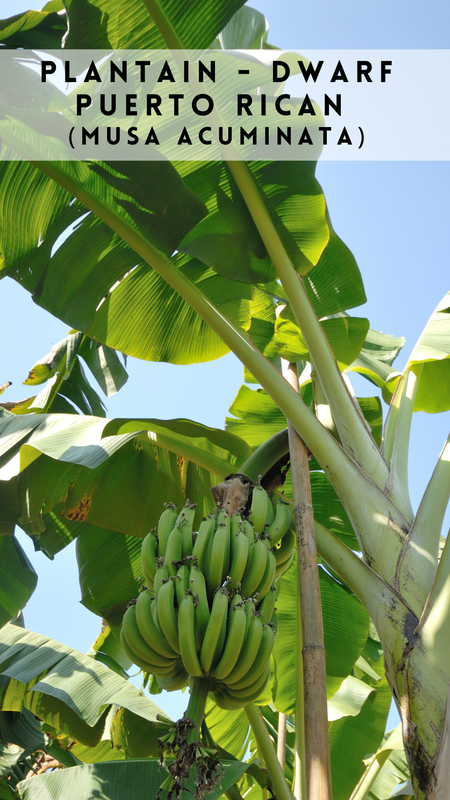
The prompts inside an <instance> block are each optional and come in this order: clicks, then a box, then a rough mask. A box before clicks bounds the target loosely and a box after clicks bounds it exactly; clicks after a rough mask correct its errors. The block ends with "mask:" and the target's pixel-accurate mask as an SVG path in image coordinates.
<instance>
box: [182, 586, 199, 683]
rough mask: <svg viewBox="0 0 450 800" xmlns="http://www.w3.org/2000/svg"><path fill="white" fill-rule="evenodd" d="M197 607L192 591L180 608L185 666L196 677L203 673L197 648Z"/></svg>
mask: <svg viewBox="0 0 450 800" xmlns="http://www.w3.org/2000/svg"><path fill="white" fill-rule="evenodd" d="M194 629H195V609H194V598H193V596H192V594H191V593H189V594H187V595H186V596H185V597H184V598H183V600H182V601H181V604H180V608H179V609H178V631H179V640H180V650H181V658H182V660H183V666H184V668H185V670H186V672H187V673H188V675H192V676H193V677H194V678H200V677H201V676H202V675H203V669H202V667H201V664H200V661H199V659H198V655H197V651H196V648H195V630H194Z"/></svg>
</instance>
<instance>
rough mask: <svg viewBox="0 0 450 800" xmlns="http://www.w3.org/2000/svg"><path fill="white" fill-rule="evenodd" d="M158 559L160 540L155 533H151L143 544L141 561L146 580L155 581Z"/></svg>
mask: <svg viewBox="0 0 450 800" xmlns="http://www.w3.org/2000/svg"><path fill="white" fill-rule="evenodd" d="M157 558H158V539H157V536H156V533H155V531H150V533H148V534H147V536H146V537H145V539H144V541H143V542H142V549H141V561H142V569H143V570H144V574H145V577H146V579H148V578H150V579H151V582H152V583H153V581H154V580H155V574H156V559H157Z"/></svg>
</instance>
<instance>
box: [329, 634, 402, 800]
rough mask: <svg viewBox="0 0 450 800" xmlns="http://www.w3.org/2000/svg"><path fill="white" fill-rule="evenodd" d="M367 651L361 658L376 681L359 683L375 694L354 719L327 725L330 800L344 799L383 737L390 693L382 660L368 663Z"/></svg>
mask: <svg viewBox="0 0 450 800" xmlns="http://www.w3.org/2000/svg"><path fill="white" fill-rule="evenodd" d="M372 633H373V628H372V626H371V635H372ZM374 635H376V634H374ZM368 642H369V643H372V649H371V651H370V652H372V651H373V645H376V644H377V643H376V642H372V640H371V639H369V640H368ZM378 646H379V643H378ZM368 652H369V648H367V652H366V653H365V657H366V658H367V660H368V661H369V662H370V666H371V667H372V669H373V670H375V672H376V673H377V674H378V675H379V680H378V681H375V680H373V679H372V678H370V677H368V676H367V675H366V676H365V677H364V678H363V680H364V681H365V682H366V683H367V684H368V685H369V686H372V687H373V688H374V689H375V690H376V691H373V692H371V693H370V694H369V697H368V698H367V700H366V702H365V703H364V705H363V707H362V709H361V711H360V713H359V714H358V715H357V716H345V717H342V718H341V719H338V720H336V721H335V722H332V723H331V724H330V726H329V736H330V755H331V772H332V781H333V800H348V798H349V796H350V794H351V793H352V791H353V789H354V788H355V786H356V784H357V782H358V781H359V779H360V777H361V775H362V774H363V772H364V769H365V764H364V762H363V759H364V758H367V756H369V755H370V754H371V753H373V752H375V751H376V750H377V749H378V747H379V746H380V744H381V741H382V739H383V736H384V731H385V727H386V719H387V715H388V713H389V707H390V704H391V692H390V689H389V685H388V682H387V680H386V677H385V673H384V664H383V660H382V659H381V658H378V660H372V659H371V658H370V657H369V655H368Z"/></svg>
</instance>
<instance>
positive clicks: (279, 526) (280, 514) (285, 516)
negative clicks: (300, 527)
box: [266, 497, 291, 547]
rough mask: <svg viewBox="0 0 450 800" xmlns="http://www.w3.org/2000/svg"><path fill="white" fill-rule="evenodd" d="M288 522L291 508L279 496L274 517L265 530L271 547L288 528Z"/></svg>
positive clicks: (289, 522)
mask: <svg viewBox="0 0 450 800" xmlns="http://www.w3.org/2000/svg"><path fill="white" fill-rule="evenodd" d="M290 524H291V509H290V508H289V505H288V503H287V502H286V500H284V499H283V498H282V497H280V498H279V499H278V501H277V505H276V509H275V519H274V521H273V522H272V524H271V525H270V526H269V528H267V531H266V534H267V537H268V539H269V543H270V546H271V547H273V546H274V545H275V544H276V543H277V542H279V541H280V539H282V538H283V536H284V535H285V533H286V532H287V531H288V530H289V526H290Z"/></svg>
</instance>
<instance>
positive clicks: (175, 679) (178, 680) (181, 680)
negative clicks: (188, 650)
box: [156, 664, 189, 692]
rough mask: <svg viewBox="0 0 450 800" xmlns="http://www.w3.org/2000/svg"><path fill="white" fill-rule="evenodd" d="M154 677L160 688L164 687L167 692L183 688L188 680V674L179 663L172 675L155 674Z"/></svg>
mask: <svg viewBox="0 0 450 800" xmlns="http://www.w3.org/2000/svg"><path fill="white" fill-rule="evenodd" d="M156 679H157V681H158V683H159V685H160V687H161V689H165V690H166V691H167V692H175V691H176V690H177V689H184V687H185V686H186V684H187V682H188V679H189V675H188V674H187V672H186V670H185V669H184V667H183V665H182V664H181V665H180V667H179V668H178V670H177V671H176V672H175V673H174V674H173V675H172V676H160V675H157V677H156Z"/></svg>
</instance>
